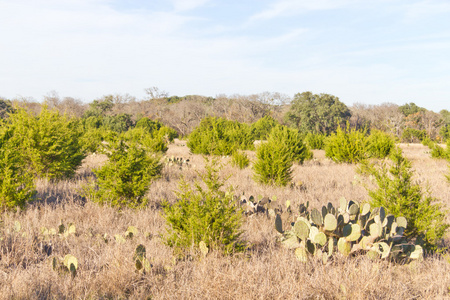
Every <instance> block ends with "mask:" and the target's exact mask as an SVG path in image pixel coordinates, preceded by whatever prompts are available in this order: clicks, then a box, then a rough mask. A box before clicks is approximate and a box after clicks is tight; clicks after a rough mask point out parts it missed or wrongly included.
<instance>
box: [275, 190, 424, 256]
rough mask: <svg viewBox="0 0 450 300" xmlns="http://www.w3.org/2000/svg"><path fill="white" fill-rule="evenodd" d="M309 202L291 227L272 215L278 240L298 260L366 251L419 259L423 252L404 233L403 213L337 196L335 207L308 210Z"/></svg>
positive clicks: (302, 208)
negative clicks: (287, 228) (279, 238)
mask: <svg viewBox="0 0 450 300" xmlns="http://www.w3.org/2000/svg"><path fill="white" fill-rule="evenodd" d="M308 206H309V203H307V204H306V205H304V204H301V205H300V207H299V216H298V217H297V219H296V221H295V222H292V223H291V225H292V227H291V229H290V230H283V222H282V219H281V216H280V215H279V214H277V215H276V218H275V229H276V230H277V231H278V232H279V233H280V235H281V242H282V244H283V245H284V246H286V247H287V248H289V249H295V255H296V256H297V258H298V259H299V260H300V261H303V262H306V261H307V260H308V259H309V258H310V257H316V258H318V259H322V260H323V262H327V261H328V259H329V258H330V257H332V256H333V255H334V254H335V253H340V254H342V255H344V256H348V255H353V254H364V253H365V254H367V255H368V256H369V257H370V258H383V259H391V260H394V261H400V260H405V259H419V258H421V257H422V255H423V250H422V247H421V246H420V245H414V244H412V243H411V242H409V241H408V240H407V239H406V237H405V236H404V235H403V232H404V230H405V229H406V226H407V222H406V219H405V218H404V217H397V218H396V217H394V216H393V215H386V211H385V209H384V208H383V207H376V208H373V209H371V207H370V205H369V204H368V203H366V204H364V205H362V207H361V206H360V205H359V204H358V203H357V202H356V201H348V202H347V201H346V200H345V199H344V198H341V199H340V205H339V207H338V208H335V207H334V206H333V205H332V204H331V203H328V205H327V206H323V207H322V209H321V211H319V210H318V209H316V208H313V209H311V210H308Z"/></svg>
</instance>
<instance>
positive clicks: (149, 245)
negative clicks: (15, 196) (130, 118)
mask: <svg viewBox="0 0 450 300" xmlns="http://www.w3.org/2000/svg"><path fill="white" fill-rule="evenodd" d="M401 147H402V149H403V150H404V154H405V155H406V156H407V157H408V158H409V159H411V160H412V162H413V166H414V169H415V171H416V180H419V181H420V182H421V183H422V184H423V185H424V186H429V188H430V191H431V193H432V194H433V196H435V197H437V198H440V199H441V200H442V201H443V202H444V203H445V204H447V205H448V204H449V200H450V185H449V184H448V183H447V182H446V179H445V177H444V174H445V173H446V172H447V162H446V161H444V160H433V159H431V158H430V157H429V154H428V153H426V151H427V148H426V147H424V146H422V145H406V144H405V145H401ZM247 153H248V154H249V157H251V158H254V153H253V152H247ZM172 155H173V156H175V157H183V158H189V159H190V162H189V165H188V166H182V167H181V169H180V167H179V166H177V165H172V166H166V167H165V168H164V172H163V175H162V176H161V178H160V179H158V180H156V181H155V182H154V183H153V184H152V186H151V188H150V191H149V193H148V197H149V200H150V202H149V206H148V207H147V208H146V209H143V210H138V211H134V210H128V209H125V210H122V211H118V210H116V209H113V208H110V207H107V206H103V207H102V206H98V205H96V204H94V203H92V202H90V201H89V200H88V199H85V198H83V197H82V196H81V195H80V193H81V188H82V186H83V184H84V183H85V182H86V181H87V180H89V177H90V176H92V173H91V170H92V168H94V167H96V166H99V165H101V164H102V163H103V162H104V161H105V158H104V157H102V156H95V157H94V156H90V157H88V158H87V159H86V160H85V162H84V164H83V168H82V169H81V170H79V171H78V173H77V175H76V176H75V178H74V179H71V180H67V181H60V182H49V181H38V182H37V185H38V198H40V199H41V200H38V201H35V202H34V203H32V204H31V205H30V206H29V207H28V208H27V209H26V210H24V211H20V212H14V213H13V212H6V213H3V214H2V216H1V221H0V237H1V241H0V298H2V299H75V298H76V299H123V298H130V299H147V298H148V299H149V298H151V299H174V298H180V299H445V298H450V297H449V288H450V264H449V262H448V261H447V260H446V259H445V258H444V256H431V257H427V258H426V259H425V260H424V261H421V262H417V263H412V264H409V265H398V264H392V263H390V262H387V261H371V260H369V259H367V258H366V257H357V258H352V259H346V258H339V257H338V258H337V259H336V260H334V261H332V262H331V263H328V264H327V265H323V264H322V263H321V262H315V261H311V262H308V263H306V264H304V263H301V262H299V261H298V260H296V258H295V256H294V254H293V252H292V251H288V250H286V249H284V248H283V247H281V246H280V245H279V244H278V243H277V242H276V237H277V234H276V232H275V230H274V225H273V220H272V219H268V218H267V217H266V216H265V215H252V216H250V217H246V219H245V223H244V228H243V229H244V231H245V233H244V238H245V239H246V240H247V241H248V242H249V249H248V251H246V252H245V253H243V254H239V255H234V256H223V255H221V254H220V253H216V252H212V253H209V254H208V255H207V256H206V257H205V258H202V259H196V258H194V259H190V258H187V259H185V260H181V261H177V260H175V259H174V258H173V255H172V249H171V248H169V247H167V246H165V245H164V243H163V242H162V241H161V239H160V236H159V235H160V233H162V232H163V230H164V227H165V224H164V222H163V219H162V217H161V210H160V202H161V200H162V199H167V200H169V201H176V199H175V196H174V194H173V191H174V190H176V189H177V182H178V180H179V178H180V177H181V176H183V177H184V178H185V180H187V181H189V182H194V180H198V178H199V177H198V174H197V173H196V171H198V170H200V171H201V170H202V169H203V166H204V161H203V158H202V157H201V156H197V155H191V154H189V150H188V148H187V147H186V146H185V143H184V142H182V141H178V140H176V141H175V143H174V144H172V145H170V147H169V151H168V152H167V156H169V157H170V156H172ZM314 157H315V158H314V159H313V160H311V161H307V162H305V163H304V164H303V165H296V166H294V172H293V181H294V183H296V184H294V185H293V186H292V187H286V188H279V187H270V186H261V185H258V184H256V183H255V182H254V181H253V179H252V178H253V173H252V170H251V166H250V167H249V168H246V169H244V170H239V169H238V168H234V167H231V166H230V165H229V161H230V159H231V158H229V157H223V158H222V159H221V162H222V164H223V169H222V172H221V176H223V177H224V178H228V180H227V184H228V185H232V186H234V187H235V192H236V194H243V193H245V195H247V196H249V195H254V196H256V197H257V196H258V195H261V196H269V197H273V196H276V197H277V198H278V199H279V201H284V200H290V201H291V202H292V203H293V204H294V205H298V204H299V203H302V202H306V201H309V202H310V205H311V206H313V207H318V206H319V205H322V204H325V203H327V202H332V203H333V204H335V205H336V204H337V203H338V199H339V198H340V197H345V198H347V199H348V200H350V199H355V200H358V201H365V200H368V195H367V192H366V190H365V189H364V188H363V187H362V186H361V185H360V184H358V181H357V180H355V174H356V173H355V168H356V166H354V165H347V164H335V163H333V162H331V161H329V160H327V159H326V158H325V156H324V154H323V151H318V150H316V151H314ZM16 221H18V222H20V224H21V227H22V228H21V229H20V231H16V230H15V229H14V224H15V222H16ZM61 222H63V223H64V224H67V223H74V224H75V225H76V234H75V235H71V236H69V237H67V238H65V237H60V236H59V235H56V236H51V237H49V238H47V239H44V238H43V236H42V235H41V234H40V231H41V227H47V228H52V227H53V228H56V227H57V226H58V225H59V224H60V223H61ZM130 225H133V226H135V227H136V228H138V230H139V234H138V235H137V236H135V237H134V238H133V239H130V240H127V241H126V242H125V243H119V242H116V241H115V239H114V235H116V234H123V233H124V232H125V231H126V230H127V227H128V226H130ZM105 234H106V240H107V242H105ZM138 244H143V245H144V246H145V247H146V250H147V257H148V258H149V259H150V261H151V263H152V268H151V271H150V272H147V273H145V274H144V273H142V272H141V273H139V272H136V271H135V267H134V261H133V253H134V249H135V248H136V246H137V245H138ZM68 253H70V254H72V255H74V256H75V257H77V258H78V262H79V268H78V272H77V275H76V276H75V277H74V278H72V277H71V276H70V275H69V274H67V275H66V274H58V273H57V272H55V271H53V269H52V267H51V265H50V258H51V257H53V256H58V257H64V255H66V254H68Z"/></svg>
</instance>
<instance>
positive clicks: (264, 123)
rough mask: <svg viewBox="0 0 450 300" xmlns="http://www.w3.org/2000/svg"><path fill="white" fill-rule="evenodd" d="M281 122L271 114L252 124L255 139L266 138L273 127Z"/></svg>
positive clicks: (251, 129)
mask: <svg viewBox="0 0 450 300" xmlns="http://www.w3.org/2000/svg"><path fill="white" fill-rule="evenodd" d="M277 125H279V123H278V122H277V121H276V120H275V119H274V118H273V117H271V116H264V117H262V118H261V119H259V120H258V121H256V122H255V123H253V124H252V125H251V126H250V132H251V135H252V138H253V140H266V139H267V137H268V136H269V134H270V131H271V130H272V128H273V127H275V126H277Z"/></svg>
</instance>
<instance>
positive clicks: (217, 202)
mask: <svg viewBox="0 0 450 300" xmlns="http://www.w3.org/2000/svg"><path fill="white" fill-rule="evenodd" d="M205 168H206V172H205V173H204V174H200V176H201V178H202V181H203V182H202V183H200V182H196V183H195V184H194V187H192V186H191V184H189V183H187V182H185V181H184V180H181V181H180V183H179V185H178V189H179V190H178V191H177V192H176V195H177V198H178V201H177V202H175V203H174V204H169V203H168V202H167V201H165V202H164V203H163V217H164V219H165V221H166V224H167V228H166V232H165V233H164V234H163V239H164V241H165V243H166V244H167V245H169V246H171V247H173V248H174V249H175V251H176V252H177V253H178V254H186V252H188V250H189V249H191V248H194V249H199V244H200V242H204V243H205V244H206V246H207V247H208V248H209V249H218V250H220V251H222V252H224V253H226V254H230V253H233V252H236V251H243V250H244V249H245V246H246V245H245V242H243V241H242V240H241V235H242V229H241V226H242V222H243V219H242V217H243V214H242V211H241V209H240V208H239V207H238V205H237V203H236V201H235V200H234V196H233V193H232V188H230V190H228V191H227V192H225V191H222V190H221V188H222V187H223V185H224V181H222V180H220V178H219V175H218V172H219V167H217V161H216V160H211V161H207V162H206V167H205Z"/></svg>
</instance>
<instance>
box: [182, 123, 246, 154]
mask: <svg viewBox="0 0 450 300" xmlns="http://www.w3.org/2000/svg"><path fill="white" fill-rule="evenodd" d="M253 141H254V140H253V139H252V137H251V134H250V127H249V125H247V124H243V123H239V122H236V121H229V120H226V119H223V118H215V117H207V118H205V119H203V120H202V121H201V122H200V125H199V126H198V127H196V128H195V129H194V131H193V132H192V133H191V134H190V135H189V140H188V142H187V146H188V147H189V149H190V150H191V152H192V153H194V154H213V155H231V154H232V153H233V151H235V150H237V149H240V150H249V149H253Z"/></svg>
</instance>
